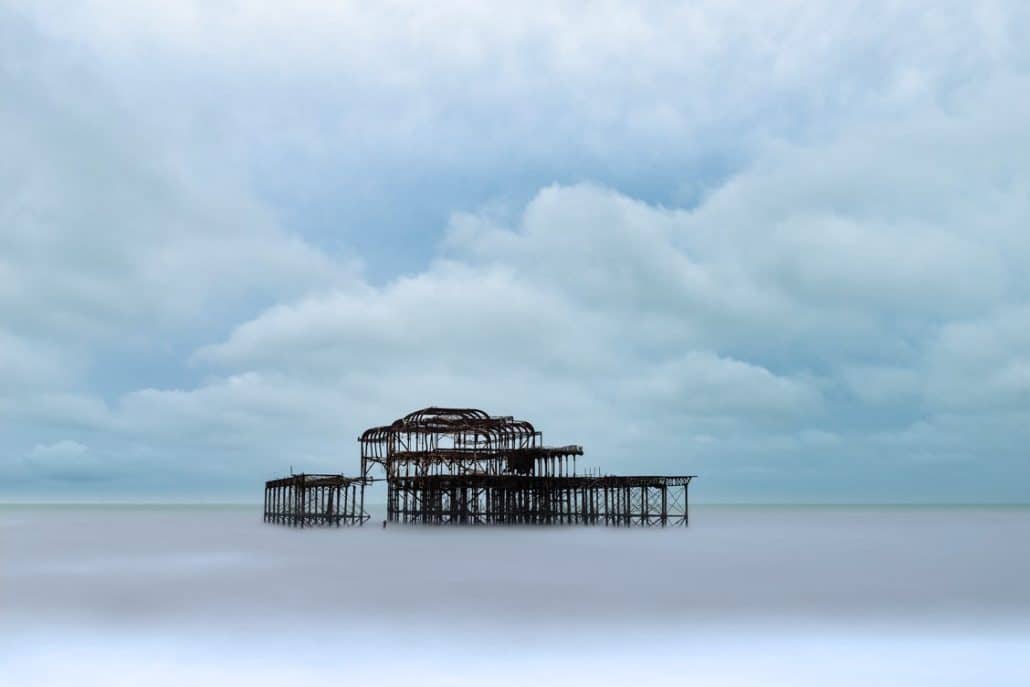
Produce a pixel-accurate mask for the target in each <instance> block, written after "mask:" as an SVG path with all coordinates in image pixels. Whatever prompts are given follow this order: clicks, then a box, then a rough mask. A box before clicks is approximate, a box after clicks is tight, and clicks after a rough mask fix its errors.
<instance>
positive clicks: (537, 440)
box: [265, 407, 695, 527]
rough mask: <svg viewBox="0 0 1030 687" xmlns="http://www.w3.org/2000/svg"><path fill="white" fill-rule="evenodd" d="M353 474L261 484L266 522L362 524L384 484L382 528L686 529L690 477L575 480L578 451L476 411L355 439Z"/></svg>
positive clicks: (438, 411) (438, 413)
mask: <svg viewBox="0 0 1030 687" xmlns="http://www.w3.org/2000/svg"><path fill="white" fill-rule="evenodd" d="M358 441H359V444H360V447H361V474H360V476H357V477H346V476H344V475H342V474H339V475H326V474H318V475H314V474H298V475H290V476H289V477H283V478H281V479H275V480H270V481H268V482H266V483H265V521H266V522H271V523H277V524H283V525H290V526H294V527H310V526H315V525H322V526H336V527H340V526H344V525H361V524H364V523H365V522H366V521H368V519H369V515H368V513H367V512H366V511H365V487H366V486H367V485H370V484H373V483H375V482H380V481H385V482H386V519H387V521H388V522H396V523H410V524H426V525H430V524H431V525H608V526H622V527H628V526H645V527H646V526H658V527H665V526H669V525H678V526H686V525H687V524H689V515H688V506H689V500H688V489H689V486H690V481H691V480H692V479H694V477H695V476H694V475H676V476H654V475H635V476H625V475H604V474H601V473H600V471H598V470H594V471H589V472H585V473H584V472H580V471H579V470H578V469H577V458H578V457H579V456H582V455H583V447H582V446H576V445H570V446H557V447H548V446H545V445H544V444H543V439H542V436H541V434H540V432H538V431H537V430H536V429H535V428H534V427H533V425H532V424H530V423H529V422H527V421H526V420H517V419H515V418H513V417H509V416H492V415H488V414H487V413H485V412H483V411H482V410H477V409H475V408H436V407H431V408H423V409H422V410H418V411H415V412H413V413H409V414H408V415H405V416H404V417H402V418H400V419H399V420H396V421H395V422H393V423H392V424H389V425H384V426H382V427H373V428H371V429H367V430H365V432H363V433H362V435H361V437H360V438H359V440H358Z"/></svg>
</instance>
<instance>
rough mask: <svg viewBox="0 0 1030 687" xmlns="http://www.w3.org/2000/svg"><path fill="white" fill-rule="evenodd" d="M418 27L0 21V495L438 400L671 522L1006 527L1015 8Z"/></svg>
mask: <svg viewBox="0 0 1030 687" xmlns="http://www.w3.org/2000/svg"><path fill="white" fill-rule="evenodd" d="M287 5H288V6H289V7H290V9H289V10H286V9H284V8H286V7H287ZM439 5H440V3H424V2H423V3H410V4H409V3H404V2H400V3H389V4H385V3H338V2H333V3H330V2H325V3H314V2H292V3H287V4H283V3H280V2H268V3H262V2H249V3H234V2H215V3H212V2H196V3H194V2H190V1H189V0H181V1H178V2H167V1H165V0H160V1H158V0H154V1H148V0H139V1H137V2H132V3H127V2H123V1H120V0H110V1H97V2H76V3H71V2H68V3H65V2H24V3H22V2H14V3H11V2H6V1H3V0H0V497H2V498H51V497H52V498H73V499H74V498H108V497H126V498H137V497H139V498H143V497H146V498H149V497H161V498H175V497H179V498H222V497H227V498H248V497H253V498H259V495H260V483H261V482H262V481H263V480H264V479H267V478H270V477H273V476H275V475H277V474H279V473H283V472H285V471H286V470H288V469H289V466H290V465H292V466H293V467H294V468H295V469H297V470H307V471H341V470H342V471H346V472H353V471H354V470H356V468H357V462H358V461H357V444H356V437H357V435H358V434H359V433H360V431H361V430H362V429H363V428H364V427H367V426H370V425H374V424H383V423H387V422H389V421H391V420H393V419H394V418H396V417H399V416H401V415H403V414H405V413H407V412H409V411H411V410H414V409H416V408H419V407H422V406H426V405H461V406H478V407H482V408H483V409H485V410H487V411H489V412H492V413H495V414H513V415H516V416H521V417H524V418H527V419H530V420H531V421H533V422H534V423H535V424H536V426H537V428H538V429H540V430H542V431H543V432H544V438H545V439H546V440H548V441H549V442H550V443H557V444H565V443H579V444H582V445H583V446H584V448H585V450H586V456H587V460H586V464H587V465H588V466H600V467H601V468H602V469H603V470H605V471H613V472H614V471H618V472H629V473H645V474H646V473H679V474H682V473H697V474H700V475H701V479H700V480H699V481H698V482H697V483H696V489H695V490H694V494H695V496H696V497H697V498H698V499H700V500H722V501H734V500H749V501H807V502H833V501H938V502H939V501H992V502H1011V501H1025V500H1026V498H1027V494H1028V486H1030V448H1028V446H1030V191H1028V189H1030V127H1028V126H1027V122H1028V121H1030V42H1028V41H1027V39H1026V37H1027V35H1028V32H1030V15H1028V9H1027V4H1026V3H1025V2H1022V1H1021V0H1012V1H1011V2H1006V1H1000V2H990V1H983V0H981V1H978V2H967V3H963V2H944V3H942V2H940V0H933V1H928V2H918V1H912V2H907V3H897V2H883V3H881V2H868V1H864V2H847V1H844V2H842V1H840V0H837V1H834V2H825V3H820V2H801V1H782V2H781V1H777V2H759V3H756V2H750V1H748V2H732V1H730V2H727V1H726V0H718V1H714V2H692V3H663V2H650V3H649V2H644V3H641V2H636V1H633V2H630V1H629V0H626V1H621V0H615V1H612V2H603V3H584V4H578V3H562V2H554V1H553V0H551V1H548V2H541V3H533V2H518V3H500V2H497V3H482V2H473V3H467V4H464V3H455V4H452V5H449V6H448V7H446V8H442V9H441V8H440V7H439Z"/></svg>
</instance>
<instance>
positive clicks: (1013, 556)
mask: <svg viewBox="0 0 1030 687" xmlns="http://www.w3.org/2000/svg"><path fill="white" fill-rule="evenodd" d="M691 515H692V521H691V527H690V528H689V529H685V530H684V529H667V530H612V529H603V528H555V529H504V528H500V529H497V528H491V529H485V528H483V529H476V528H461V529H448V528H416V529H409V528H404V527H395V526H391V527H389V528H387V529H386V530H383V529H382V528H381V527H380V526H378V525H377V524H376V522H377V521H376V520H375V519H373V522H372V525H373V526H370V527H365V528H356V529H345V528H341V529H324V530H322V529H311V530H303V531H302V530H295V529H286V528H281V527H276V526H271V525H265V524H263V523H262V522H261V515H260V512H259V509H258V508H256V507H130V506H122V507H108V506H104V507H101V506H96V507H80V506H57V507H42V506H3V507H0V639H2V643H0V663H2V664H3V665H5V666H7V668H6V669H5V670H7V677H6V678H5V679H4V680H3V681H2V683H3V684H5V685H8V684H9V685H36V684H68V685H73V684H74V685H92V684H97V685H100V684H103V685H112V684H126V685H130V684H132V685H136V684H141V683H142V682H146V683H147V684H159V685H163V684H198V683H200V684H240V685H244V684H246V685H265V684H280V685H281V684H283V680H297V679H308V678H310V679H312V680H318V681H320V682H322V683H328V684H347V683H348V682H350V681H351V680H357V679H361V680H368V681H371V682H373V683H374V684H400V683H406V682H413V681H417V682H418V683H419V684H430V685H435V684H441V685H445V684H470V685H471V684H477V685H478V684H515V683H523V682H525V681H526V680H535V681H537V682H542V683H544V684H547V683H551V682H553V683H561V684H563V685H570V684H572V685H579V684H583V685H596V684H609V683H615V682H620V683H630V684H635V683H639V682H640V681H641V680H644V679H660V680H663V681H664V683H672V684H699V685H722V684H727V685H737V684H776V685H778V684H784V685H796V684H813V685H814V684H835V685H850V684H856V685H857V684H863V685H866V684H892V685H893V684H898V685H902V684H905V685H911V684H934V685H942V684H955V685H958V684H971V683H973V682H975V683H980V684H993V685H998V684H1012V685H1016V684H1020V685H1022V684H1027V681H1028V680H1030V661H1028V659H1026V658H1025V657H1024V655H1023V654H1024V653H1027V649H1028V648H1030V589H1028V588H1027V586H1026V585H1025V580H1026V579H1027V577H1028V573H1030V552H1028V550H1027V545H1026V542H1027V541H1028V535H1030V509H1026V508H973V507H955V508H929V507H728V506H698V507H694V508H693V509H692V513H691ZM380 519H381V518H380Z"/></svg>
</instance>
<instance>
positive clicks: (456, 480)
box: [387, 475, 691, 527]
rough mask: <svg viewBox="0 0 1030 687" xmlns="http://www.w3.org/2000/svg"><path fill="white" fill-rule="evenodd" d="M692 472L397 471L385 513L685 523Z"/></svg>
mask: <svg viewBox="0 0 1030 687" xmlns="http://www.w3.org/2000/svg"><path fill="white" fill-rule="evenodd" d="M690 480H691V477H689V476H684V477H643V476H641V477H618V476H611V475H609V476H604V477H598V476H580V477H534V476H522V475H453V476H451V475H431V476H427V477H398V478H395V479H393V480H392V481H391V488H390V489H389V490H388V503H387V511H388V513H389V514H390V519H392V520H395V521H399V522H408V523H417V524H433V525H444V524H463V525H493V524H498V525H499V524H505V525H608V526H615V527H618V526H623V527H628V526H633V525H643V526H659V527H665V526H666V525H686V524H687V523H688V521H689V520H688V499H687V488H688V485H689V484H690Z"/></svg>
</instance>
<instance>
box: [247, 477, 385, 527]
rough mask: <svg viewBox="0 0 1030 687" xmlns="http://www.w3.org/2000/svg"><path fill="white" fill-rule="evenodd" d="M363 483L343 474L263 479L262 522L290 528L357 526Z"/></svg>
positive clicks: (362, 519) (361, 516)
mask: <svg viewBox="0 0 1030 687" xmlns="http://www.w3.org/2000/svg"><path fill="white" fill-rule="evenodd" d="M364 491H365V485H364V484H363V483H362V481H361V480H360V479H357V478H353V477H344V476H343V475H306V474H300V475H290V476H289V477H283V478H282V479H273V480H271V481H268V482H265V522H274V523H276V524H280V525H291V526H293V527H313V526H316V525H322V526H333V525H335V526H336V527H339V526H341V525H360V524H362V523H364V522H365V520H368V515H367V514H366V513H365V512H364V510H363V509H362V507H361V503H362V499H361V498H360V495H361V494H363V493H364Z"/></svg>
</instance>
